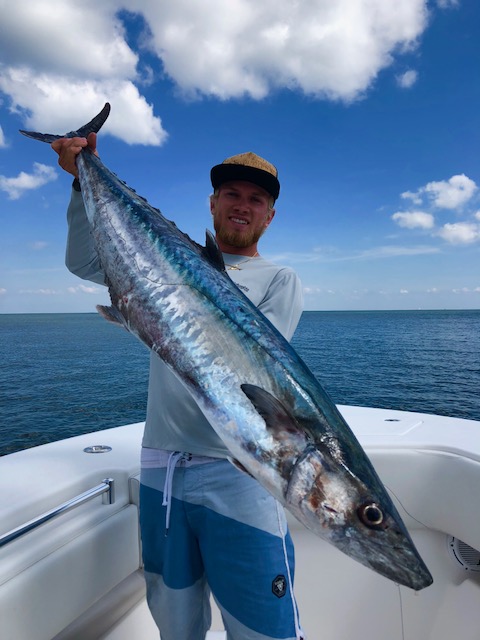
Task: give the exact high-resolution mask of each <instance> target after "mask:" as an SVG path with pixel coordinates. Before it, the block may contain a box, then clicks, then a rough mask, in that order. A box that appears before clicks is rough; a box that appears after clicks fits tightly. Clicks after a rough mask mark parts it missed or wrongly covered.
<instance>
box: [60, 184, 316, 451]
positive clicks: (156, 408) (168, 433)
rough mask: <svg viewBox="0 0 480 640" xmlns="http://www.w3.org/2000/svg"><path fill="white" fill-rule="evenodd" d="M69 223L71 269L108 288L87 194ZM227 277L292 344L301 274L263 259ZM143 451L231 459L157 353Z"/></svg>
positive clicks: (75, 201)
mask: <svg viewBox="0 0 480 640" xmlns="http://www.w3.org/2000/svg"><path fill="white" fill-rule="evenodd" d="M67 220H68V237H67V250H66V265H67V268H68V269H69V270H70V271H71V272H72V273H74V274H75V275H77V276H79V277H80V278H83V279H85V280H90V281H92V282H96V283H98V284H104V283H105V276H104V273H103V271H102V269H101V267H100V261H99V258H98V255H97V252H96V250H95V246H94V243H93V239H92V236H91V233H90V227H89V223H88V220H87V216H86V212H85V207H84V205H83V199H82V195H81V193H79V192H77V191H72V199H71V201H70V205H69V207H68V211H67ZM224 259H225V263H227V264H235V263H236V262H238V261H239V257H238V256H233V255H228V254H224ZM227 273H228V275H229V276H230V277H231V278H232V280H233V281H234V282H235V283H236V284H237V285H238V286H239V288H240V289H241V290H242V291H243V293H244V294H245V295H246V296H247V297H248V298H249V299H250V300H251V301H252V302H253V304H255V305H256V306H257V307H258V308H259V309H260V311H262V313H263V314H264V315H265V316H266V317H267V318H268V319H269V320H270V322H272V324H273V325H274V326H275V327H276V328H277V329H278V330H279V331H280V332H281V333H282V334H283V335H284V336H285V337H286V338H287V340H290V339H291V337H292V335H293V333H294V331H295V329H296V327H297V324H298V321H299V319H300V316H301V313H302V308H303V298H302V288H301V284H300V280H299V279H298V276H297V275H296V274H295V272H294V271H293V270H292V269H290V268H288V267H279V266H277V265H274V264H273V263H271V262H268V261H267V260H264V259H263V258H261V257H257V258H255V259H253V260H249V261H248V262H245V263H244V265H242V268H241V269H240V270H234V271H227ZM143 446H144V447H149V448H153V449H167V450H170V451H187V452H189V453H192V454H195V455H202V456H212V457H218V458H225V457H227V456H228V455H229V454H228V450H227V448H226V447H225V445H224V444H223V442H222V441H221V439H220V438H219V437H218V435H217V434H216V433H215V431H214V430H213V428H212V427H211V425H210V424H209V422H208V421H207V419H206V418H205V416H204V415H203V413H202V412H201V411H200V409H199V407H198V406H197V404H196V402H195V401H194V399H193V398H192V396H191V395H190V393H189V392H188V390H187V389H186V387H184V385H183V384H182V383H181V382H180V381H179V380H178V379H177V377H176V376H175V374H174V373H172V371H171V370H170V369H169V368H168V367H167V366H166V365H165V364H164V363H163V361H162V360H161V359H160V358H159V357H158V356H157V355H156V354H155V353H153V352H152V353H151V355H150V378H149V385H148V403H147V416H146V423H145V432H144V436H143Z"/></svg>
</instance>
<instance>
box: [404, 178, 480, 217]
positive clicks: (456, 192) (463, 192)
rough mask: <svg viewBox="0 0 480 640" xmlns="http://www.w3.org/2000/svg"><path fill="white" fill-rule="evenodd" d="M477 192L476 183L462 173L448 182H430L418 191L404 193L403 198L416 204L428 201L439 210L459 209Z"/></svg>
mask: <svg viewBox="0 0 480 640" xmlns="http://www.w3.org/2000/svg"><path fill="white" fill-rule="evenodd" d="M477 190H478V187H477V185H476V184H475V182H474V181H473V180H472V179H471V178H468V177H467V176H466V175H465V174H464V173H462V174H459V175H455V176H452V177H451V178H450V179H448V180H439V181H438V182H435V181H433V182H428V183H427V184H426V185H425V186H424V187H420V189H418V190H417V191H404V192H403V193H402V194H401V197H402V198H404V199H409V200H412V202H414V203H415V204H421V203H422V202H425V201H428V202H430V203H431V204H433V206H435V207H438V208H439V209H458V208H459V207H461V206H463V205H464V204H466V203H467V202H468V201H469V200H471V198H472V197H473V196H474V195H475V193H476V192H477Z"/></svg>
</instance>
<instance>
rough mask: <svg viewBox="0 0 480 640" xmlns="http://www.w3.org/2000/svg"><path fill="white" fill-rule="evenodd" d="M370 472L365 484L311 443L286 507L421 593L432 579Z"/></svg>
mask: <svg viewBox="0 0 480 640" xmlns="http://www.w3.org/2000/svg"><path fill="white" fill-rule="evenodd" d="M371 475H372V476H373V477H370V478H369V480H368V482H365V481H364V480H362V479H360V478H359V477H358V476H357V475H355V474H354V473H352V471H351V469H350V468H349V466H347V465H346V464H343V463H342V464H339V461H338V460H331V459H330V460H329V452H323V453H322V451H321V450H320V449H319V448H318V447H316V446H314V445H311V446H309V447H307V449H305V451H304V453H303V455H302V456H301V457H300V458H299V459H298V460H297V462H296V464H295V467H294V469H293V471H292V474H291V476H290V480H289V484H288V490H287V495H286V501H287V508H288V509H289V510H291V511H292V513H293V514H294V515H295V516H296V517H297V518H298V519H299V520H300V521H301V522H302V523H303V524H304V525H305V526H306V527H308V528H309V529H311V530H312V531H314V532H315V533H316V534H317V535H319V536H320V537H322V538H324V539H325V540H327V541H328V542H330V543H331V544H333V545H334V546H336V547H337V548H338V549H340V550H341V551H343V552H344V553H346V554H347V555H349V556H350V557H352V558H354V559H355V560H357V561H358V562H360V563H361V564H363V565H365V566H367V567H369V568H370V569H373V570H374V571H376V572H377V573H379V574H381V575H382V576H384V577H386V578H389V579H390V580H393V581H394V582H396V583H398V584H400V585H404V586H407V587H410V588H411V589H414V590H416V591H419V590H420V589H423V588H425V587H427V586H429V585H430V584H431V583H432V582H433V579H432V576H431V575H430V572H429V571H428V569H427V567H426V565H425V563H424V562H423V560H422V558H421V557H420V555H419V553H418V551H417V550H416V548H415V545H414V543H413V541H412V539H411V537H410V535H409V533H408V531H407V529H406V527H405V525H404V523H403V521H402V519H401V517H400V515H399V513H398V512H397V509H396V508H395V505H394V504H393V502H392V500H391V498H390V496H389V495H388V493H387V491H386V490H385V489H384V487H383V485H382V483H381V482H380V480H379V479H378V477H377V476H376V474H375V472H374V470H373V468H372V469H371ZM372 487H373V488H372Z"/></svg>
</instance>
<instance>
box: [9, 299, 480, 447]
mask: <svg viewBox="0 0 480 640" xmlns="http://www.w3.org/2000/svg"><path fill="white" fill-rule="evenodd" d="M0 336H1V340H0V399H1V401H0V455H4V454H6V453H10V452H13V451H18V450H20V449H24V448H26V447H30V446H35V445H37V444H43V443H46V442H50V441H53V440H58V439H60V438H66V437H70V436H72V435H77V434H81V433H87V432H90V431H96V430H99V429H107V428H109V427H114V426H118V425H121V424H128V423H130V422H138V421H141V420H143V419H144V417H145V407H146V400H147V391H146V390H147V379H148V358H149V354H148V350H147V348H146V347H144V346H143V345H142V344H141V343H140V342H138V341H137V340H136V339H135V338H133V337H132V336H131V335H129V334H128V333H127V332H126V331H124V330H122V329H120V328H118V327H115V326H113V325H111V324H110V323H108V322H105V320H103V319H102V318H100V317H99V316H98V315H97V314H94V313H92V314H26V315H0ZM293 344H294V346H295V348H296V349H297V351H298V352H299V353H300V355H301V356H302V357H303V359H304V360H305V361H306V363H307V364H308V365H309V367H310V368H311V369H312V371H313V372H314V374H315V375H316V376H317V377H318V379H319V380H320V382H321V383H322V385H323V386H324V388H325V389H326V390H327V392H328V393H329V394H330V396H331V397H332V398H333V400H334V401H335V402H336V403H339V404H353V405H361V406H374V407H384V408H392V409H404V410H410V411H422V412H430V413H438V414H441V415H450V416H458V417H463V418H471V419H475V420H480V394H479V390H480V310H473V311H364V312H356V311H342V312H333V311H332V312H323V311H311V312H305V313H304V314H303V316H302V319H301V321H300V324H299V327H298V329H297V332H296V334H295V336H294V339H293ZM479 426H480V425H479Z"/></svg>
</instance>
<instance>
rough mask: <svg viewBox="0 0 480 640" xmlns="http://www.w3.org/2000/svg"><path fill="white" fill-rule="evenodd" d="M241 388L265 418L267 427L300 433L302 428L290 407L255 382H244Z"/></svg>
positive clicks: (273, 429)
mask: <svg viewBox="0 0 480 640" xmlns="http://www.w3.org/2000/svg"><path fill="white" fill-rule="evenodd" d="M241 389H242V391H243V393H244V394H245V395H246V396H247V398H248V399H249V400H250V402H251V403H252V404H253V406H254V407H255V409H256V410H257V411H258V413H259V415H260V416H261V417H262V418H263V419H264V420H265V424H266V425H267V429H270V430H272V431H283V432H284V433H285V432H288V433H295V434H298V433H299V431H300V428H299V426H298V423H297V421H296V419H295V417H294V416H293V415H292V414H291V412H290V411H289V410H288V408H287V407H286V406H285V405H284V404H283V403H282V402H280V400H278V399H277V398H275V396H273V395H272V394H271V393H269V392H268V391H265V389H261V388H260V387H257V386H256V385H254V384H242V385H241Z"/></svg>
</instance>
